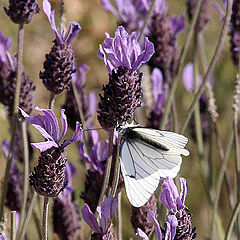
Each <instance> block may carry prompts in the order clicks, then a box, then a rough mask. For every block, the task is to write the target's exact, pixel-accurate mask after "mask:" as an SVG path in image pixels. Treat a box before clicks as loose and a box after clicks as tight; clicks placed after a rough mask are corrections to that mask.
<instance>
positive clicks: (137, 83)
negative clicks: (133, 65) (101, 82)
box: [98, 68, 142, 129]
mask: <svg viewBox="0 0 240 240" xmlns="http://www.w3.org/2000/svg"><path fill="white" fill-rule="evenodd" d="M141 79H142V73H138V72H137V71H133V72H132V71H130V70H128V71H125V70H123V69H121V68H118V70H117V72H115V71H114V70H113V71H112V75H109V83H108V84H107V85H106V86H105V87H103V91H104V96H102V95H100V103H99V110H98V121H99V123H100V124H101V126H102V127H103V128H104V129H109V128H113V127H116V126H117V124H122V123H124V122H126V121H128V120H130V119H132V118H133V113H134V111H135V109H136V108H137V107H139V106H140V105H141V96H142V93H141Z"/></svg>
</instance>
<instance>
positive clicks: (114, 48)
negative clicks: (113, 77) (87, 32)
mask: <svg viewBox="0 0 240 240" xmlns="http://www.w3.org/2000/svg"><path fill="white" fill-rule="evenodd" d="M106 37H107V38H106V39H105V40H104V45H103V46H102V45H101V44H100V45H99V51H98V56H99V57H100V58H101V59H103V60H104V62H105V64H106V67H107V70H108V72H109V73H110V74H112V71H113V70H115V71H117V69H118V68H119V67H121V68H122V69H126V70H130V71H135V70H136V69H138V68H139V67H140V66H141V64H142V63H146V62H148V61H149V59H150V58H151V56H152V55H153V53H154V46H153V44H152V43H151V42H150V41H149V40H148V38H147V37H145V43H144V48H143V49H142V48H141V47H140V44H139V43H138V41H137V37H138V33H136V32H132V33H131V34H128V33H127V32H126V30H125V29H124V27H123V26H119V27H118V29H117V30H116V32H115V37H114V38H111V37H110V36H109V34H108V33H106Z"/></svg>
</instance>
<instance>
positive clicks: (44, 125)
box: [19, 108, 54, 141]
mask: <svg viewBox="0 0 240 240" xmlns="http://www.w3.org/2000/svg"><path fill="white" fill-rule="evenodd" d="M19 110H20V111H21V113H22V115H23V117H24V118H25V119H26V120H27V121H28V122H29V123H31V124H32V125H33V126H34V127H35V128H36V129H37V130H38V131H39V132H40V133H41V135H42V136H43V137H44V138H45V139H48V140H51V141H54V139H53V137H52V136H51V135H50V134H49V132H48V131H50V129H51V128H50V125H49V123H48V122H47V121H46V117H45V116H42V115H40V114H37V115H36V116H34V117H33V118H31V117H30V116H29V115H28V114H27V113H25V112H24V111H23V110H22V109H21V108H19Z"/></svg>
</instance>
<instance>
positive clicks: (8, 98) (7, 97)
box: [0, 64, 35, 118]
mask: <svg viewBox="0 0 240 240" xmlns="http://www.w3.org/2000/svg"><path fill="white" fill-rule="evenodd" d="M0 82H1V84H0V101H1V103H3V104H4V105H5V106H6V107H7V110H8V117H9V118H11V117H12V112H13V104H14V94H15V89H16V72H15V71H12V70H10V68H9V67H8V66H7V65H5V64H3V65H2V66H1V67H0ZM34 90H35V86H34V85H33V82H32V80H31V79H30V78H29V77H28V76H27V75H26V74H25V73H24V72H23V74H22V79H21V90H20V98H19V107H20V108H22V109H23V110H24V111H25V112H27V113H28V114H30V113H31V112H32V110H33V106H34V103H33V95H32V92H33V91H34ZM19 116H21V114H19Z"/></svg>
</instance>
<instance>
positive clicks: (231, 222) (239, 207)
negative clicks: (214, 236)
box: [225, 201, 240, 240]
mask: <svg viewBox="0 0 240 240" xmlns="http://www.w3.org/2000/svg"><path fill="white" fill-rule="evenodd" d="M239 210H240V201H238V203H237V205H236V207H235V209H234V211H233V214H232V217H231V220H230V222H229V225H228V228H227V233H226V236H225V240H229V239H230V237H231V234H232V230H233V225H234V222H235V221H236V218H237V216H238V213H239ZM238 237H239V236H238Z"/></svg>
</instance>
